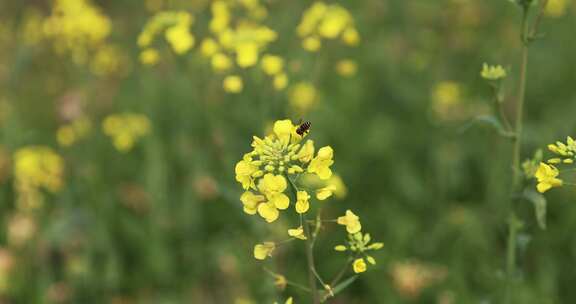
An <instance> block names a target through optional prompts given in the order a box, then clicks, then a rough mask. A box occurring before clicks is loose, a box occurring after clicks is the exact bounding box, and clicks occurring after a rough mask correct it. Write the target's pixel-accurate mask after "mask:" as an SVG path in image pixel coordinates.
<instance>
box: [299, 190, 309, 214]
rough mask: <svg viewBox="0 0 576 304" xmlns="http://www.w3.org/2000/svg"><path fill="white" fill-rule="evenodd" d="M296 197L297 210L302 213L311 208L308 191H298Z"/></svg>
mask: <svg viewBox="0 0 576 304" xmlns="http://www.w3.org/2000/svg"><path fill="white" fill-rule="evenodd" d="M296 197H297V199H296V212H298V213H300V214H302V213H306V212H307V211H308V209H310V203H309V202H308V200H309V199H310V195H308V192H306V191H298V193H297V194H296Z"/></svg>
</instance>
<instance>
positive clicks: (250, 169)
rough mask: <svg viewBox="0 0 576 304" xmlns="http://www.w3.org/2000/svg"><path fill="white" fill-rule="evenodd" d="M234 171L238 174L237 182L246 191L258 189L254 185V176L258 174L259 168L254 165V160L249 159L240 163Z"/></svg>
mask: <svg viewBox="0 0 576 304" xmlns="http://www.w3.org/2000/svg"><path fill="white" fill-rule="evenodd" d="M234 171H235V173H236V181H237V182H239V183H241V184H242V188H244V190H247V189H249V188H256V186H255V185H254V174H256V173H257V172H258V166H257V165H256V164H254V162H253V161H252V159H250V158H249V157H248V158H245V159H243V160H241V161H239V162H238V163H237V164H236V167H235V168H234Z"/></svg>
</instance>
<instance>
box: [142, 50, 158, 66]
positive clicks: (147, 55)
mask: <svg viewBox="0 0 576 304" xmlns="http://www.w3.org/2000/svg"><path fill="white" fill-rule="evenodd" d="M158 61H160V53H158V50H156V49H154V48H146V49H144V50H142V52H140V62H141V63H142V64H144V65H155V64H156V63H158Z"/></svg>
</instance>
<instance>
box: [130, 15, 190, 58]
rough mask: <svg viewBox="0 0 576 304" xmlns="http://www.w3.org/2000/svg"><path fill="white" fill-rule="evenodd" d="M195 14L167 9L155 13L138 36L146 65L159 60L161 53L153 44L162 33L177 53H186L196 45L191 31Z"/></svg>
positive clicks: (141, 56) (141, 54) (141, 55)
mask: <svg viewBox="0 0 576 304" xmlns="http://www.w3.org/2000/svg"><path fill="white" fill-rule="evenodd" d="M193 23H194V16H192V15H191V14H190V13H188V12H185V11H165V12H160V13H157V14H156V15H154V16H153V17H152V18H151V19H150V20H149V21H148V22H147V23H146V25H145V26H144V28H143V30H142V32H141V33H140V35H139V36H138V46H139V47H140V48H142V49H143V50H142V52H141V53H140V61H141V62H142V63H143V64H146V65H152V64H155V63H157V62H158V59H159V57H160V56H159V53H158V50H157V49H156V48H155V47H154V46H153V43H154V39H155V38H156V37H158V36H160V35H163V36H164V39H166V41H167V42H168V44H169V45H170V47H171V48H172V50H173V51H174V52H175V53H176V54H179V55H181V54H184V53H186V52H188V51H189V50H190V49H191V48H192V47H194V43H195V38H194V35H192V33H191V32H190V28H191V27H192V25H193Z"/></svg>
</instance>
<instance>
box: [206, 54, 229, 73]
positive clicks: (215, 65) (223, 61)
mask: <svg viewBox="0 0 576 304" xmlns="http://www.w3.org/2000/svg"><path fill="white" fill-rule="evenodd" d="M211 63H212V69H214V71H216V72H224V71H227V70H229V69H230V68H231V67H232V59H230V57H228V56H226V55H225V54H223V53H216V54H214V55H213V56H212V59H211Z"/></svg>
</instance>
